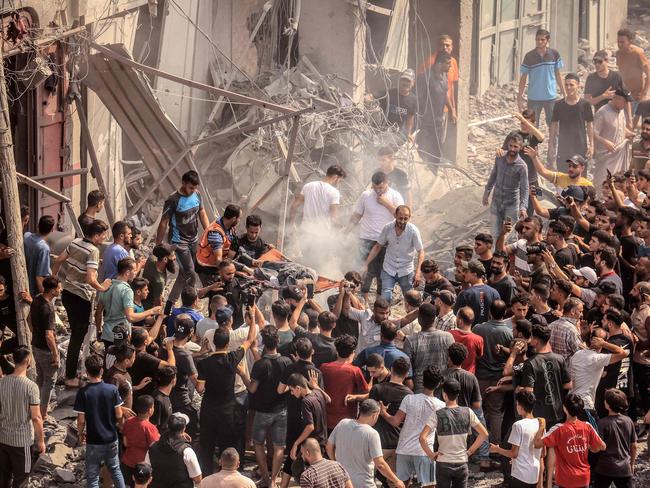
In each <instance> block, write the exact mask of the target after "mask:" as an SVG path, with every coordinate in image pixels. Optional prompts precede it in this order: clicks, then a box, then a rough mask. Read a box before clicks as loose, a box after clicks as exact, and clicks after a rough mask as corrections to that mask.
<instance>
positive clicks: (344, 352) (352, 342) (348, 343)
mask: <svg viewBox="0 0 650 488" xmlns="http://www.w3.org/2000/svg"><path fill="white" fill-rule="evenodd" d="M334 347H335V348H336V354H338V355H339V357H341V358H349V357H350V356H351V355H352V353H354V350H355V349H356V348H357V339H356V337H354V336H351V335H348V334H343V335H342V336H339V337H337V338H336V340H335V341H334Z"/></svg>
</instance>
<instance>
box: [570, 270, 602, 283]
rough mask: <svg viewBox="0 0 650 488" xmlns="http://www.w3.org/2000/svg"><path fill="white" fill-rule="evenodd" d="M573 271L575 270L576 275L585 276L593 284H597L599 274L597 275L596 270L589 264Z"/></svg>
mask: <svg viewBox="0 0 650 488" xmlns="http://www.w3.org/2000/svg"><path fill="white" fill-rule="evenodd" d="M571 271H573V274H574V275H576V276H581V277H582V278H585V279H586V280H587V281H588V282H589V283H590V284H592V285H595V284H596V281H598V276H597V275H596V272H595V271H594V270H593V269H591V268H590V267H588V266H583V267H582V268H580V269H573V270H571Z"/></svg>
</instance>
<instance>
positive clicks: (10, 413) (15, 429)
mask: <svg viewBox="0 0 650 488" xmlns="http://www.w3.org/2000/svg"><path fill="white" fill-rule="evenodd" d="M30 358H31V354H30V351H29V348H28V347H27V346H19V347H18V348H16V350H15V351H14V352H13V360H14V363H15V365H16V369H15V370H14V372H13V373H12V374H10V375H7V376H4V377H2V378H0V486H2V487H3V488H5V487H7V488H8V487H9V486H12V487H14V488H27V485H28V483H29V473H30V472H31V470H32V453H31V451H30V449H31V447H32V445H34V444H35V446H34V447H35V451H36V453H37V454H40V453H42V452H45V439H44V436H43V418H42V417H41V411H40V407H39V403H40V398H39V393H38V386H36V383H34V382H33V381H32V380H30V379H29V378H28V377H27V369H28V368H29V365H30V362H31V360H30ZM34 440H36V442H34ZM12 477H13V483H11V479H12Z"/></svg>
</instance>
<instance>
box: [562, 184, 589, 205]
mask: <svg viewBox="0 0 650 488" xmlns="http://www.w3.org/2000/svg"><path fill="white" fill-rule="evenodd" d="M562 197H564V198H567V197H572V198H573V199H574V200H575V201H576V202H584V201H585V200H586V199H587V195H586V194H585V190H584V188H582V187H581V186H578V185H569V186H567V187H566V188H565V189H564V190H562Z"/></svg>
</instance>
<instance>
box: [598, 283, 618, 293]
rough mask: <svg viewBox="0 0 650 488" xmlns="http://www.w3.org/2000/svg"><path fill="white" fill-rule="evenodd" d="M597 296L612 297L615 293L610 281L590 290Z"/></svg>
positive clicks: (614, 286)
mask: <svg viewBox="0 0 650 488" xmlns="http://www.w3.org/2000/svg"><path fill="white" fill-rule="evenodd" d="M592 290H593V291H594V292H596V294H597V295H613V294H614V293H616V291H617V289H616V285H615V284H614V283H612V282H611V281H604V282H602V283H601V284H600V285H598V286H597V287H595V288H592Z"/></svg>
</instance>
